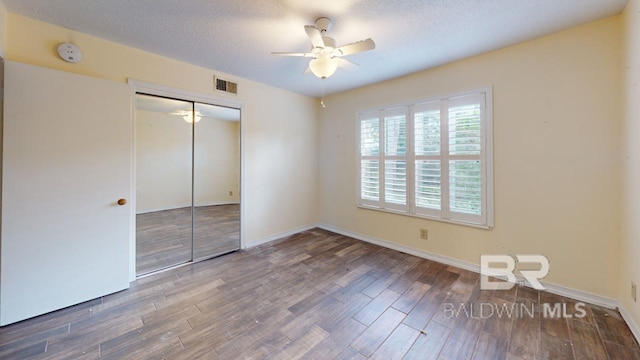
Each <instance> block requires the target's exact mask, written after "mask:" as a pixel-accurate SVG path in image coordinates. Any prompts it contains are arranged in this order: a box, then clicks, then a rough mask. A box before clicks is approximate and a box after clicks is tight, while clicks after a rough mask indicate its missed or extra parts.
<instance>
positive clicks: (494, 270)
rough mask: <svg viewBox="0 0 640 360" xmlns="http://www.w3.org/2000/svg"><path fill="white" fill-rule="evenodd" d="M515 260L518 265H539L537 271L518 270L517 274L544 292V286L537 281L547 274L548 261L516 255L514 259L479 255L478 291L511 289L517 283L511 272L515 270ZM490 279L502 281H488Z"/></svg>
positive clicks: (538, 257)
mask: <svg viewBox="0 0 640 360" xmlns="http://www.w3.org/2000/svg"><path fill="white" fill-rule="evenodd" d="M516 260H517V262H518V263H533V264H539V265H540V269H538V270H519V272H520V274H521V275H522V277H523V278H524V280H525V281H527V282H528V283H529V284H531V286H532V287H533V288H534V289H536V290H544V286H542V284H541V283H540V281H538V279H542V278H544V277H545V276H546V275H547V273H549V259H547V257H546V256H544V255H516V256H515V259H514V258H513V257H511V256H509V255H480V289H481V290H509V289H511V288H512V287H513V286H514V285H515V284H516V283H517V280H516V276H515V275H514V274H513V270H515V268H516ZM492 265H493V266H494V267H492ZM496 265H502V266H496ZM490 277H495V278H499V279H501V280H504V281H489V279H490Z"/></svg>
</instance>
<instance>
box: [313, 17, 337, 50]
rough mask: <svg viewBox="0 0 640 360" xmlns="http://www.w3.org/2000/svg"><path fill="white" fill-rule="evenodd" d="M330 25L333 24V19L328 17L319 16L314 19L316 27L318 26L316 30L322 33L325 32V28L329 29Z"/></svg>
mask: <svg viewBox="0 0 640 360" xmlns="http://www.w3.org/2000/svg"><path fill="white" fill-rule="evenodd" d="M332 25H333V20H331V19H330V18H328V17H325V16H323V17H319V18H317V19H316V28H318V30H320V31H321V32H323V33H325V32H327V30H329V29H331V26H332ZM334 43H335V42H334ZM334 45H335V44H334Z"/></svg>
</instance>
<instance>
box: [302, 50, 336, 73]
mask: <svg viewBox="0 0 640 360" xmlns="http://www.w3.org/2000/svg"><path fill="white" fill-rule="evenodd" d="M309 68H310V69H311V72H312V73H313V74H314V75H315V76H317V77H319V78H320V79H326V78H328V77H329V76H331V75H333V73H335V72H336V70H337V69H338V59H335V58H333V59H332V58H330V57H329V55H327V54H320V55H318V57H317V58H315V59H312V60H311V61H309Z"/></svg>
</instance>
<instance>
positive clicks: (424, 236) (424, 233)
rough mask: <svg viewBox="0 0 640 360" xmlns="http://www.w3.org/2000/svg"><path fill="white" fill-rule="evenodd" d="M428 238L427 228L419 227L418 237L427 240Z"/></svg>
mask: <svg viewBox="0 0 640 360" xmlns="http://www.w3.org/2000/svg"><path fill="white" fill-rule="evenodd" d="M428 238H429V232H428V231H427V229H420V239H422V240H427V239H428Z"/></svg>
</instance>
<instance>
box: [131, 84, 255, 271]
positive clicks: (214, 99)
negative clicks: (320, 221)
mask: <svg viewBox="0 0 640 360" xmlns="http://www.w3.org/2000/svg"><path fill="white" fill-rule="evenodd" d="M127 80H128V83H129V85H130V87H131V97H132V101H133V104H135V97H136V94H138V93H140V94H147V95H155V96H162V97H167V98H172V99H176V100H185V101H191V102H194V103H203V104H209V105H215V106H223V107H229V108H234V109H239V110H240V249H245V248H246V245H245V236H244V234H245V226H244V218H245V211H246V210H245V206H244V204H245V197H244V194H245V188H244V187H245V181H244V176H243V175H244V173H245V171H244V164H245V161H244V141H243V136H244V126H245V125H244V121H243V119H244V117H245V111H246V110H245V106H244V102H243V101H241V100H238V99H230V98H227V97H222V96H216V95H215V94H206V93H199V92H195V91H189V90H184V89H178V88H173V87H170V86H164V85H158V84H153V83H148V82H144V81H140V80H135V79H131V78H129V79H127ZM132 108H133V109H132V112H133V113H132V117H131V118H132V119H133V121H132V124H131V131H132V134H133V139H134V140H133V141H134V144H133V147H132V148H133V150H132V151H133V153H132V154H131V155H132V158H133V161H132V169H131V173H132V174H133V175H132V177H131V188H132V189H133V191H132V194H135V193H136V190H137V189H136V153H135V151H136V144H135V141H136V140H135V139H136V108H135V106H133V107H132ZM131 203H132V204H131V221H132V224H133V225H132V226H131V232H132V233H131V237H130V238H131V244H130V246H131V250H130V251H131V254H132V256H131V263H130V264H129V266H130V270H129V274H130V280H131V281H134V280H135V279H136V205H137V204H136V197H135V196H132V199H131Z"/></svg>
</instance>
